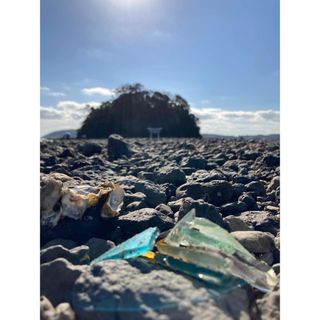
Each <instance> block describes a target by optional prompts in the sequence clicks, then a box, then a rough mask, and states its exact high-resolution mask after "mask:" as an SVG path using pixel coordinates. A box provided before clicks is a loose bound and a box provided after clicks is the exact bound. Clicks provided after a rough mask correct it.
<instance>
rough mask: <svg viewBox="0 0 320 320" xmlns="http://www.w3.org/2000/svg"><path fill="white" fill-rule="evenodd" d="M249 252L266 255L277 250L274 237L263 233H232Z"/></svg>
mask: <svg viewBox="0 0 320 320" xmlns="http://www.w3.org/2000/svg"><path fill="white" fill-rule="evenodd" d="M231 234H232V236H233V237H235V238H236V239H237V240H238V241H239V242H240V243H241V244H242V245H243V246H244V247H245V248H246V249H247V250H248V251H250V252H252V253H266V252H271V251H273V250H274V249H275V245H274V236H273V235H271V234H269V233H266V232H261V231H235V232H232V233H231Z"/></svg>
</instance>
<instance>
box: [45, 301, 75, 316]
mask: <svg viewBox="0 0 320 320" xmlns="http://www.w3.org/2000/svg"><path fill="white" fill-rule="evenodd" d="M40 320H75V314H74V311H73V310H72V308H71V306H70V304H69V303H67V302H64V303H60V304H59V305H58V306H57V307H56V308H54V307H53V305H52V304H51V302H50V301H49V300H48V299H47V298H46V297H45V296H41V297H40Z"/></svg>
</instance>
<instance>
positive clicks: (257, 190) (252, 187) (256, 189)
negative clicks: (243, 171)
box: [246, 181, 266, 196]
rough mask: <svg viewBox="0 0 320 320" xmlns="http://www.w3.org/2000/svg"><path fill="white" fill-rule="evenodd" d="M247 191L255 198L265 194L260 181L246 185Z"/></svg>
mask: <svg viewBox="0 0 320 320" xmlns="http://www.w3.org/2000/svg"><path fill="white" fill-rule="evenodd" d="M246 188H247V191H251V192H253V194H254V195H255V196H263V195H265V194H266V188H265V187H264V184H263V183H262V182H261V181H252V182H250V183H248V184H246Z"/></svg>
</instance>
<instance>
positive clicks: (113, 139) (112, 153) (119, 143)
mask: <svg viewBox="0 0 320 320" xmlns="http://www.w3.org/2000/svg"><path fill="white" fill-rule="evenodd" d="M131 155H132V150H131V148H130V146H129V144H128V143H127V142H125V140H124V139H123V137H121V136H120V135H118V134H112V135H110V136H109V137H108V157H109V160H111V161H113V160H116V159H119V158H122V157H124V156H126V157H130V156H131Z"/></svg>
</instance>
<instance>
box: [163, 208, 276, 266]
mask: <svg viewBox="0 0 320 320" xmlns="http://www.w3.org/2000/svg"><path fill="white" fill-rule="evenodd" d="M165 239H166V240H165V241H166V243H167V244H170V245H173V246H175V245H177V244H178V245H185V246H189V245H198V246H210V247H214V248H216V249H219V250H221V251H223V252H225V253H227V254H230V255H234V256H235V257H237V258H238V259H240V260H241V261H243V262H245V263H247V264H250V265H252V266H255V267H256V268H258V269H260V270H263V271H267V270H269V269H270V267H269V266H268V265H266V264H265V263H263V262H261V261H259V260H257V259H256V258H255V257H254V256H253V255H252V254H251V253H250V252H249V251H248V250H247V249H245V248H244V247H243V246H242V245H241V243H240V242H238V241H237V240H236V239H235V238H234V237H233V236H232V235H231V234H230V233H229V232H228V231H226V230H225V229H223V228H221V227H220V226H219V225H217V224H215V223H214V222H212V221H210V220H208V219H206V218H198V217H196V216H195V211H194V209H193V210H191V211H190V212H189V213H188V214H187V215H186V216H185V217H184V218H183V219H182V220H181V221H179V222H178V223H177V225H176V226H175V228H173V229H172V230H171V231H170V233H169V234H168V235H167V237H166V238H165Z"/></svg>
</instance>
